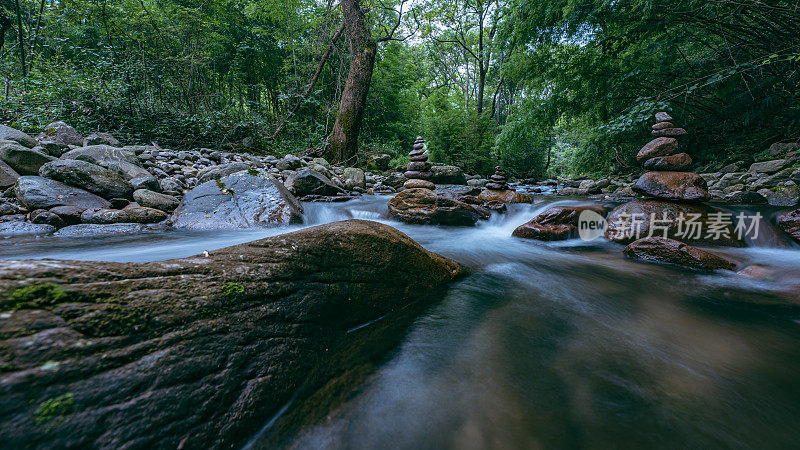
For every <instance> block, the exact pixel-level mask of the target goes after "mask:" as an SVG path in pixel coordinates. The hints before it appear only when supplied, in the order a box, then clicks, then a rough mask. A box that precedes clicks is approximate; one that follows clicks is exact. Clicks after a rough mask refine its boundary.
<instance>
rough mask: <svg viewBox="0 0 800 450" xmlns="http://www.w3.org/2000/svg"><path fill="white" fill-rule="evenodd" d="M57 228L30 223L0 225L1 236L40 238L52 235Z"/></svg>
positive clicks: (5, 223) (3, 223) (4, 223)
mask: <svg viewBox="0 0 800 450" xmlns="http://www.w3.org/2000/svg"><path fill="white" fill-rule="evenodd" d="M54 231H56V227H54V226H52V225H45V224H38V223H30V222H2V223H0V236H2V237H13V236H40V235H45V234H52V233H53V232H54Z"/></svg>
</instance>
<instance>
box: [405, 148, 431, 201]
mask: <svg viewBox="0 0 800 450" xmlns="http://www.w3.org/2000/svg"><path fill="white" fill-rule="evenodd" d="M408 156H409V158H410V159H411V162H410V163H408V167H407V168H406V169H407V170H406V172H405V173H404V174H403V175H404V176H405V177H406V178H408V180H407V181H406V182H405V183H403V187H404V188H406V189H414V188H423V189H430V190H433V189H435V188H436V185H434V184H433V182H431V181H430V179H431V178H432V177H433V172H431V163H430V162H428V155H427V154H426V153H425V140H424V139H422V136H417V139H416V141H414V149H413V150H411V153H409V154H408Z"/></svg>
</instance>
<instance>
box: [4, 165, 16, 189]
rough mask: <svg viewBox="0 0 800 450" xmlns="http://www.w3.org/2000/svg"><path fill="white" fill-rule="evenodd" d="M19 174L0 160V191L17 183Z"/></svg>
mask: <svg viewBox="0 0 800 450" xmlns="http://www.w3.org/2000/svg"><path fill="white" fill-rule="evenodd" d="M17 178H19V174H18V173H17V171H16V170H14V169H12V168H11V166H9V165H8V164H6V163H5V162H3V161H2V160H0V189H5V188H7V187H9V186H13V185H14V183H16V182H17Z"/></svg>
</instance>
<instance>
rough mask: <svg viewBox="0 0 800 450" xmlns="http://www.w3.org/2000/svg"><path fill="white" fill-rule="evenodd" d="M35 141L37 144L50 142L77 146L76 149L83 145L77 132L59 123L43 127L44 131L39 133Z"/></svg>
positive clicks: (81, 138)
mask: <svg viewBox="0 0 800 450" xmlns="http://www.w3.org/2000/svg"><path fill="white" fill-rule="evenodd" d="M36 139H38V140H39V142H43V141H51V142H55V143H58V144H65V145H77V146H78V147H80V146H82V145H83V136H81V134H80V133H78V130H76V129H75V128H72V127H71V126H69V125H67V124H66V123H64V122H61V121H58V122H53V123H51V124H49V125H47V126H46V127H44V131H42V132H41V133H39V135H38V136H36Z"/></svg>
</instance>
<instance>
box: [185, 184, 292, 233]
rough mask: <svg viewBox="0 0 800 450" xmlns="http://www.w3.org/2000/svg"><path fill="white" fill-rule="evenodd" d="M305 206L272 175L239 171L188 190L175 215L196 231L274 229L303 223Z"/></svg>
mask: <svg viewBox="0 0 800 450" xmlns="http://www.w3.org/2000/svg"><path fill="white" fill-rule="evenodd" d="M302 211H303V208H302V205H300V203H299V202H298V201H297V199H296V198H295V197H294V196H293V195H292V194H291V193H290V192H289V191H288V190H287V189H286V187H284V185H283V184H282V183H281V182H279V181H277V180H276V179H275V178H274V177H272V176H271V175H267V174H264V175H251V174H250V173H249V172H239V173H236V174H233V175H228V176H226V177H223V178H220V179H219V180H214V181H207V182H205V183H203V184H201V185H200V186H198V187H196V188H194V189H192V190H191V191H189V192H188V193H187V194H186V196H185V197H184V198H183V200H182V201H181V203H180V205H179V206H178V207H177V209H176V210H175V212H174V213H173V215H172V222H173V224H174V226H176V227H178V228H188V229H194V230H208V229H230V228H252V227H258V226H274V225H280V224H287V223H291V222H294V221H299V220H301V216H302Z"/></svg>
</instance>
